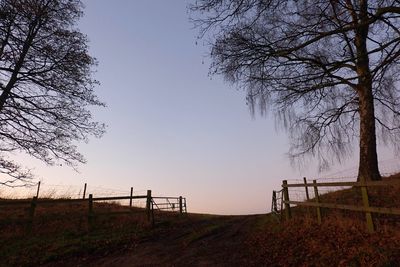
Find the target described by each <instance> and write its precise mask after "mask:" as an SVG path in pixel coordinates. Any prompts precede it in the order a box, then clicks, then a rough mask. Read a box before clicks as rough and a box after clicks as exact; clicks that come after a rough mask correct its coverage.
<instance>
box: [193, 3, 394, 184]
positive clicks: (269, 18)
mask: <svg viewBox="0 0 400 267" xmlns="http://www.w3.org/2000/svg"><path fill="white" fill-rule="evenodd" d="M190 10H191V11H192V19H193V21H194V23H195V24H196V26H197V27H199V28H200V37H204V38H207V37H208V38H209V39H210V40H211V47H212V49H211V57H212V59H213V61H212V65H211V71H212V72H213V73H216V74H222V75H223V76H224V77H225V78H226V79H227V80H228V81H230V82H232V83H234V84H237V85H239V86H241V87H243V88H245V90H247V100H248V102H249V103H250V106H251V107H252V109H253V111H254V108H256V107H258V108H260V110H261V111H262V112H264V111H265V110H267V109H271V110H273V112H274V113H275V114H277V118H278V119H279V121H280V122H282V125H283V126H284V127H285V128H286V129H287V130H288V132H289V135H290V137H291V140H292V143H291V149H290V155H291V156H292V157H293V158H299V157H300V158H303V157H304V156H306V155H312V156H316V157H317V158H318V159H319V163H320V166H321V167H326V166H327V165H329V164H330V163H332V161H334V160H338V161H341V160H343V159H344V158H346V156H348V155H350V154H351V152H352V143H353V141H355V140H359V172H358V179H366V180H380V179H381V175H380V173H379V168H378V157H377V137H381V138H382V140H383V143H384V144H389V145H390V144H391V145H394V146H396V145H397V146H398V144H399V141H400V140H399V137H400V135H399V134H400V132H399V130H400V88H399V83H398V81H399V77H400V75H399V74H400V69H399V66H400V65H399V64H400V1H398V0H375V1H373V0H370V1H368V0H314V1H306V0H304V1H301V0H300V1H294V0H198V1H196V2H195V3H194V4H193V5H191V6H190Z"/></svg>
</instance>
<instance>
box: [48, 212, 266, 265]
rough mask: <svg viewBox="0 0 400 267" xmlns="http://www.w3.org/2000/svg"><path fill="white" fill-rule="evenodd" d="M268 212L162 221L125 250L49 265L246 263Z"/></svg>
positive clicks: (191, 216) (195, 216) (197, 216)
mask: <svg viewBox="0 0 400 267" xmlns="http://www.w3.org/2000/svg"><path fill="white" fill-rule="evenodd" d="M265 216H266V215H250V216H210V215H189V216H187V217H185V218H177V219H176V221H175V223H174V222H172V223H167V222H158V224H156V226H155V229H154V230H152V234H151V235H149V236H146V237H145V238H143V239H141V240H138V241H137V242H135V243H134V244H128V246H127V247H125V248H124V249H123V250H121V251H115V252H114V253H112V254H109V255H105V256H100V255H88V256H87V257H85V258H81V257H80V258H73V257H72V258H70V259H65V260H62V261H57V262H53V263H49V264H47V265H45V266H120V267H122V266H238V265H245V264H246V262H247V257H246V255H245V254H246V252H247V251H246V250H245V246H244V244H245V243H246V241H247V240H246V239H247V237H248V236H249V235H250V233H252V232H254V230H255V229H258V227H259V224H260V223H261V222H262V221H263V220H264V218H265ZM163 224H165V225H163ZM167 224H168V225H167Z"/></svg>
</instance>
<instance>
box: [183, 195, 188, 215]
mask: <svg viewBox="0 0 400 267" xmlns="http://www.w3.org/2000/svg"><path fill="white" fill-rule="evenodd" d="M183 201H184V205H185V213H187V207H186V197H185V198H183Z"/></svg>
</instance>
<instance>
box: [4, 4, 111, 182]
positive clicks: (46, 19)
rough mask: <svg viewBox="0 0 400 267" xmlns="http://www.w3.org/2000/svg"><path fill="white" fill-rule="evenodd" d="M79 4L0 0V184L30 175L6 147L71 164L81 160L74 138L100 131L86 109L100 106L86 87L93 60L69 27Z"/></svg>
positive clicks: (24, 179)
mask: <svg viewBox="0 0 400 267" xmlns="http://www.w3.org/2000/svg"><path fill="white" fill-rule="evenodd" d="M82 8H83V6H82V3H81V2H80V1H79V0H0V172H1V173H3V174H5V175H3V179H2V180H0V184H3V185H7V186H15V185H17V184H21V182H22V183H27V182H29V180H30V179H32V174H31V173H30V172H29V171H24V170H23V168H22V167H21V166H20V165H18V164H16V163H14V162H13V161H11V160H9V159H8V158H7V156H8V154H9V153H10V152H21V151H22V152H25V153H27V154H29V155H31V156H33V157H35V158H37V159H40V160H42V161H44V162H46V163H48V164H54V163H55V162H63V163H65V164H67V165H70V166H73V167H74V166H75V165H76V164H77V163H83V162H85V160H84V158H83V156H82V155H81V154H80V153H79V152H78V151H77V148H76V146H75V145H74V144H73V143H74V142H75V141H82V140H83V141H86V140H87V138H88V136H89V135H94V136H97V137H99V136H101V135H102V133H103V132H104V125H102V124H99V123H97V122H94V121H93V120H92V116H91V113H90V111H89V109H88V107H89V106H104V104H103V103H102V102H100V101H99V100H98V99H97V98H96V96H95V95H94V92H93V88H94V85H96V83H97V82H96V81H95V80H94V79H93V78H92V67H93V66H94V65H96V61H95V59H94V58H93V57H91V56H90V55H89V54H88V46H87V38H86V36H85V35H83V34H82V33H80V32H79V30H77V29H76V28H75V24H76V22H77V19H79V18H80V17H81V16H82ZM4 177H5V178H4ZM19 182H20V183H19Z"/></svg>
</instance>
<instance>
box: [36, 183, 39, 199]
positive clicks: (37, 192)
mask: <svg viewBox="0 0 400 267" xmlns="http://www.w3.org/2000/svg"><path fill="white" fill-rule="evenodd" d="M39 190H40V181H39V182H38V186H37V191H36V198H39Z"/></svg>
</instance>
